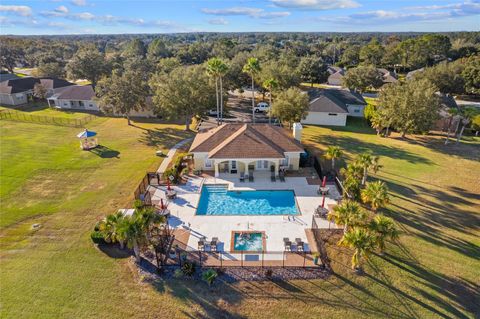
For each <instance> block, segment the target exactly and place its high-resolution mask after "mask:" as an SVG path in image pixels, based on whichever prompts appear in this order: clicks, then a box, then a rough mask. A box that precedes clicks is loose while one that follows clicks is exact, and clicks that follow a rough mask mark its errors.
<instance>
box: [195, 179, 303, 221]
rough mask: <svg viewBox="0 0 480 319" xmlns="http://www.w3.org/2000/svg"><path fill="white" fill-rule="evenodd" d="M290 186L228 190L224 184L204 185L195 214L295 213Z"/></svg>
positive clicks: (296, 211) (294, 202)
mask: <svg viewBox="0 0 480 319" xmlns="http://www.w3.org/2000/svg"><path fill="white" fill-rule="evenodd" d="M299 213H300V212H299V210H298V207H297V203H296V201H295V193H294V192H293V191H292V190H257V191H229V190H228V186H227V185H218V184H217V185H204V186H203V187H202V193H201V195H200V202H199V203H198V208H197V215H298V214H299Z"/></svg>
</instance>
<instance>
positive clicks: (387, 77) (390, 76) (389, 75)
mask: <svg viewBox="0 0 480 319" xmlns="http://www.w3.org/2000/svg"><path fill="white" fill-rule="evenodd" d="M377 70H378V71H379V72H380V73H382V77H383V84H388V83H397V82H398V79H397V75H396V74H395V73H394V72H390V71H389V70H387V69H383V68H378V69H377Z"/></svg>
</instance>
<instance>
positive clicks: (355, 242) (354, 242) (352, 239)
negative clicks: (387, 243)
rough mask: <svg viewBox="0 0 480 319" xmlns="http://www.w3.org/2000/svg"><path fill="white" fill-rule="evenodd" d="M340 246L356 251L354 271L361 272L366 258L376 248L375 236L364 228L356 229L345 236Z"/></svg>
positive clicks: (339, 243) (353, 257)
mask: <svg viewBox="0 0 480 319" xmlns="http://www.w3.org/2000/svg"><path fill="white" fill-rule="evenodd" d="M338 245H340V246H344V247H348V248H351V249H354V253H353V256H352V269H353V270H355V271H357V272H361V271H362V262H363V259H364V258H368V256H369V255H370V253H371V252H372V250H373V248H374V236H373V235H372V234H371V233H370V232H369V231H368V230H366V229H364V228H354V229H351V230H349V231H348V232H347V233H345V234H343V237H342V239H340V241H339V242H338Z"/></svg>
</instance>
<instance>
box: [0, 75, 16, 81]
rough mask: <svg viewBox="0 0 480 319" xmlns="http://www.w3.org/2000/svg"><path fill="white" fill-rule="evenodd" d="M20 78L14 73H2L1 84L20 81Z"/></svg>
mask: <svg viewBox="0 0 480 319" xmlns="http://www.w3.org/2000/svg"><path fill="white" fill-rule="evenodd" d="M19 78H20V77H19V76H17V75H16V74H13V73H0V82H3V81H8V80H14V79H19Z"/></svg>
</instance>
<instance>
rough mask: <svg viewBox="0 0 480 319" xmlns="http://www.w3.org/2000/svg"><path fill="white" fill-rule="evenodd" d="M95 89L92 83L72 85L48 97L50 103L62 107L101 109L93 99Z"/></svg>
mask: <svg viewBox="0 0 480 319" xmlns="http://www.w3.org/2000/svg"><path fill="white" fill-rule="evenodd" d="M94 96H95V91H94V90H93V87H92V86H91V85H70V86H66V87H63V88H61V89H58V90H57V93H55V94H53V95H52V96H50V97H49V98H48V100H47V101H48V105H49V106H55V107H57V108H60V109H73V110H86V111H99V110H100V109H99V108H98V105H97V103H96V102H95V101H94V100H93V98H94Z"/></svg>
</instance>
